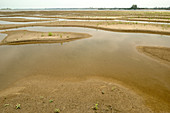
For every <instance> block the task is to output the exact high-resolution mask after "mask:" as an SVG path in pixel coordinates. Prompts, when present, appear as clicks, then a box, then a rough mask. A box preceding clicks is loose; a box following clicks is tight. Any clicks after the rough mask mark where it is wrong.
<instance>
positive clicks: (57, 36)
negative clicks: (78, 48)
mask: <svg viewBox="0 0 170 113" xmlns="http://www.w3.org/2000/svg"><path fill="white" fill-rule="evenodd" d="M2 33H5V34H8V36H7V37H5V39H4V40H2V42H1V43H0V44H1V45H12V44H15V45H16V44H17V45H18V44H32V43H57V42H59V43H61V42H68V41H72V40H77V39H82V38H89V37H91V35H89V34H85V33H73V32H35V31H26V30H17V31H6V32H2Z"/></svg>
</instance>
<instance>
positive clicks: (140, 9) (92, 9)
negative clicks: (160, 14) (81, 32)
mask: <svg viewBox="0 0 170 113" xmlns="http://www.w3.org/2000/svg"><path fill="white" fill-rule="evenodd" d="M3 10H5V11H6V10H26V11H29V10H50V11H52V10H54V11H101V10H111V11H113V10H134V11H170V7H162V8H161V7H160V8H137V9H132V8H21V9H20V8H14V9H12V8H1V9H0V11H3Z"/></svg>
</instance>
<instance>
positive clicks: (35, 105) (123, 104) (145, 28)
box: [0, 11, 170, 113]
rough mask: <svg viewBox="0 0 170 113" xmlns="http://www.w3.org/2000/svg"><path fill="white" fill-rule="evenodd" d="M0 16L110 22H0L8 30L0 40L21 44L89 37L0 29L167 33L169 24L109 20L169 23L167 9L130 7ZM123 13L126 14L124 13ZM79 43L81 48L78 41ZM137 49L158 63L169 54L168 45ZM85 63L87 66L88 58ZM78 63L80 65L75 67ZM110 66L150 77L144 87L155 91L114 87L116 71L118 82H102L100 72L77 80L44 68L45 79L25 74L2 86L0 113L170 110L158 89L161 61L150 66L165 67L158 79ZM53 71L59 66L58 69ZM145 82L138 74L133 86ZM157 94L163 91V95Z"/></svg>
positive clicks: (85, 36) (118, 69)
mask: <svg viewBox="0 0 170 113" xmlns="http://www.w3.org/2000/svg"><path fill="white" fill-rule="evenodd" d="M0 14H3V15H4V16H3V17H11V16H12V17H13V16H14V17H15V16H28V17H41V18H47V17H48V18H56V17H60V18H65V19H92V20H106V19H107V20H110V21H103V22H101V21H98V22H97V21H55V22H54V21H53V22H46V23H35V24H22V25H17V24H11V25H8V24H4V25H0V30H2V31H1V33H5V34H8V36H7V37H6V38H5V39H4V40H3V41H2V43H1V44H5V45H8V44H26V43H27V44H28V43H39V42H41V43H46V42H48V43H49V42H65V41H72V40H75V39H82V38H88V37H90V36H91V35H89V34H85V33H76V32H72V33H71V32H52V36H49V32H35V31H25V30H17V31H16V30H15V31H3V30H7V29H12V28H20V27H31V26H47V27H85V28H95V29H102V30H107V31H117V32H132V33H151V34H161V35H170V26H169V25H158V24H142V23H129V22H115V21H111V19H115V18H119V19H125V20H133V19H135V20H140V21H154V22H158V21H159V22H165V23H169V20H168V19H169V17H170V13H169V12H154V13H153V12H147V13H146V12H136V11H18V12H15V13H14V12H0ZM37 14H39V16H36V15H37ZM129 15H131V16H130V17H128V16H129ZM86 16H87V17H86ZM88 16H89V17H88ZM90 16H91V17H90ZM95 16H96V17H95ZM107 17H109V18H107ZM140 17H141V18H142V19H141V18H140ZM150 17H152V18H154V19H153V20H151V19H148V18H150ZM164 17H165V18H164ZM4 20H6V21H20V20H18V19H7V18H6V19H4ZM21 21H23V22H26V21H33V20H27V19H21ZM36 21H38V20H36ZM43 21H44V20H43ZM136 38H137V37H136ZM88 46H89V45H88ZM1 47H3V46H1ZM79 47H81V45H80V46H79ZM94 47H95V46H94ZM51 49H52V48H51ZM138 50H140V52H142V53H145V54H146V55H149V56H151V58H152V57H153V58H156V60H158V61H161V60H162V61H163V63H164V62H169V58H170V57H169V55H170V54H169V48H165V47H162V48H160V47H142V46H141V47H138ZM71 52H73V51H71ZM95 52H96V51H95ZM14 53H16V52H14ZM91 54H92V53H90V55H91ZM66 55H67V54H66ZM57 56H58V55H57ZM24 57H25V56H24ZM62 57H63V56H62ZM84 57H85V55H84ZM47 58H48V57H47ZM59 58H61V57H59ZM71 58H73V60H75V59H74V58H76V57H75V56H74V55H73V57H71ZM102 58H103V57H102ZM112 58H113V57H112ZM134 59H136V60H139V59H138V58H134ZM46 60H47V62H48V61H49V59H46ZM66 60H68V59H65V60H63V61H64V62H65V61H66ZM14 61H15V60H14ZM19 61H20V60H19ZM36 61H37V60H35V62H36ZM87 61H88V60H87ZM101 61H102V62H105V61H106V59H104V60H101ZM111 61H112V60H111ZM139 61H140V60H139ZM41 62H42V61H41ZM44 62H45V61H44ZM58 62H60V60H58ZM69 62H70V61H67V63H69ZM115 62H116V61H115ZM115 62H114V63H115ZM51 63H52V64H53V63H54V64H55V62H51ZM65 63H66V62H65ZM65 63H64V64H65ZM89 63H90V64H91V62H89ZM109 63H110V62H109ZM109 63H108V64H109ZM27 64H29V63H27ZM35 64H36V63H35ZM40 64H41V63H40ZM47 64H48V63H47ZM90 64H88V65H87V66H89V67H90V66H91V65H92V64H91V65H90ZM108 64H107V65H108ZM118 64H119V63H118ZM24 65H25V64H24ZM67 65H68V64H67ZM125 65H126V64H125ZM135 65H136V64H135ZM155 65H156V64H155ZM72 66H73V65H72ZM72 66H71V67H72ZM96 66H97V65H96ZM101 66H103V65H101ZM136 66H139V65H136ZM147 66H148V65H147ZM8 67H9V66H8ZM37 67H38V69H40V66H37ZM42 67H43V66H42ZM44 67H45V66H44ZM60 67H61V66H60ZM65 67H66V65H65ZM65 67H64V68H65ZM79 67H81V65H80V66H79ZM99 67H100V66H99ZM115 67H116V68H115V69H117V70H116V73H115V72H112V74H115V75H117V76H119V72H118V71H121V72H122V73H123V71H125V72H124V74H123V75H127V76H128V74H130V75H133V74H134V76H132V77H133V79H132V80H139V79H138V78H140V77H141V76H142V75H143V74H145V75H147V74H148V76H149V77H150V78H152V82H149V83H153V84H150V85H153V86H151V87H156V86H157V89H155V90H156V91H155V90H152V91H151V90H150V89H149V88H150V87H147V88H143V89H146V90H147V93H148V94H150V95H149V97H147V96H148V95H147V96H146V95H143V94H142V93H139V92H145V91H146V90H142V88H141V87H142V86H141V87H140V89H135V90H134V89H133V87H126V85H125V84H123V85H120V84H121V83H120V82H121V79H120V78H121V76H122V75H121V74H120V75H121V76H120V78H119V79H118V78H117V79H118V80H120V81H119V82H113V81H109V80H108V78H107V80H106V77H104V76H105V74H106V73H104V74H103V78H102V79H100V78H99V77H96V78H93V77H91V76H90V75H88V77H87V78H85V79H79V78H72V77H69V76H67V77H68V78H67V77H64V76H63V77H61V76H62V75H61V76H50V74H49V73H50V71H49V72H48V74H47V75H48V77H47V76H45V75H30V76H28V77H23V78H22V79H19V80H18V79H17V81H16V82H15V83H14V84H10V85H9V87H8V88H6V89H3V90H1V91H0V100H1V103H0V105H1V107H0V111H2V112H3V113H6V112H10V113H11V112H12V113H13V112H14V113H15V112H16V113H23V112H25V111H29V112H44V113H47V112H54V109H55V108H58V109H60V110H61V112H64V113H70V112H74V113H80V112H90V113H93V112H99V113H103V112H104V113H105V112H108V113H110V112H128V113H136V112H138V113H152V112H166V111H167V112H169V111H170V108H169V102H168V101H167V98H168V97H169V95H168V91H167V90H166V89H165V87H162V84H163V83H162V81H164V82H165V81H168V80H169V79H167V77H165V76H166V75H168V74H167V73H169V72H168V71H167V69H165V67H164V66H162V65H156V66H155V67H161V69H162V70H163V69H165V70H166V71H164V70H163V71H162V72H163V73H164V72H165V75H163V76H164V77H162V78H163V79H159V78H154V77H155V76H154V75H150V74H149V73H145V72H144V73H141V72H140V71H142V70H140V69H138V71H139V72H138V71H135V73H132V72H133V71H132V70H134V69H132V70H130V69H129V70H128V69H127V70H126V68H125V69H124V70H123V71H122V70H121V67H122V65H121V64H119V66H115ZM118 67H120V68H118ZM128 67H129V66H128ZM128 67H127V68H128ZM139 67H140V66H139ZM141 67H142V66H141ZM49 68H50V67H49ZM51 68H52V67H51ZM91 68H93V67H91ZM110 68H111V67H109V68H107V69H110ZM166 68H167V67H166ZM5 69H6V68H5ZM7 69H8V68H7ZM23 69H24V68H23ZM42 69H44V70H46V68H42ZM57 69H59V67H58V68H57ZM61 69H62V68H61ZM67 69H69V70H71V68H67ZM67 69H64V71H66V72H67ZM83 69H84V70H83V71H84V72H86V71H88V70H85V69H87V68H83ZM94 69H95V68H94ZM135 69H136V68H135ZM149 69H150V68H149ZM49 70H50V69H49ZM91 70H93V69H91ZM9 71H10V70H9ZM23 71H24V70H23ZM58 71H60V70H58ZM81 71H82V70H81V68H80V70H77V71H76V72H81ZM83 71H82V72H83ZM40 72H41V71H40ZM54 72H55V71H54ZM71 72H72V71H71ZM92 72H93V71H92ZM97 72H98V74H99V75H100V74H101V73H103V72H104V71H102V69H100V70H98V71H97ZM99 72H100V73H99ZM106 72H107V71H106ZM148 72H150V71H148ZM151 72H152V71H151ZM136 73H140V74H141V76H140V77H139V76H138V77H137V76H135V75H136ZM60 74H61V73H60ZM92 74H94V73H92ZM109 74H110V73H109ZM63 75H64V74H63ZM117 76H116V77H117ZM153 76H154V77H153ZM160 76H161V74H158V76H157V77H160ZM116 77H115V78H116ZM123 77H124V76H122V78H123ZM129 77H130V76H129ZM122 80H126V77H125V78H123V79H122ZM145 80H148V78H147V77H146V78H145V76H144V75H143V77H141V79H140V80H139V82H138V84H136V85H139V84H140V83H143V81H145ZM154 80H157V81H154ZM159 80H160V81H159ZM115 81H116V79H115ZM127 82H128V84H131V82H132V84H133V82H134V81H127ZM135 82H136V81H135ZM146 82H147V81H146ZM147 83H148V82H147ZM149 83H148V84H149ZM158 83H160V84H158ZM167 83H168V82H167ZM132 84H131V85H132ZM133 85H134V84H133ZM146 86H147V85H143V87H146ZM163 86H164V84H163ZM165 86H166V84H165ZM131 88H132V89H131ZM161 88H164V89H163V90H160V89H161ZM137 90H141V91H137ZM133 91H136V92H133ZM154 91H155V92H156V93H158V92H160V94H156V93H154ZM163 91H165V92H163ZM163 94H165V96H164V95H163ZM141 95H142V96H141ZM145 96H146V97H145ZM152 96H153V99H152ZM143 97H145V99H146V100H144V98H143ZM163 97H164V98H163ZM155 98H157V100H155ZM161 99H163V100H164V101H166V102H165V103H164V102H162V101H161ZM50 100H52V101H50ZM17 103H18V104H21V109H16V108H15V106H16V104H17ZM156 103H157V105H156ZM95 104H98V110H94V109H92V107H94V106H95Z"/></svg>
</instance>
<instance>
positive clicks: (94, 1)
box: [0, 0, 170, 8]
mask: <svg viewBox="0 0 170 113" xmlns="http://www.w3.org/2000/svg"><path fill="white" fill-rule="evenodd" d="M133 4H137V5H138V7H151V8H152V7H170V0H0V8H89V7H94V8H114V7H117V8H119V7H121V8H125V7H126V8H129V7H131V6H132V5H133Z"/></svg>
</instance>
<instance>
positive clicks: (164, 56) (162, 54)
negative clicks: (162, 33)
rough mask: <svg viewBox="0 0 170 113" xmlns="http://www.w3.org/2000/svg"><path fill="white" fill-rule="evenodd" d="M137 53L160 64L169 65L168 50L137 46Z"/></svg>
mask: <svg viewBox="0 0 170 113" xmlns="http://www.w3.org/2000/svg"><path fill="white" fill-rule="evenodd" d="M137 49H138V51H139V52H142V53H144V54H145V55H147V56H150V57H152V58H154V59H157V60H158V61H160V62H163V63H166V64H168V65H170V48H167V47H152V46H138V47H137Z"/></svg>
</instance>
